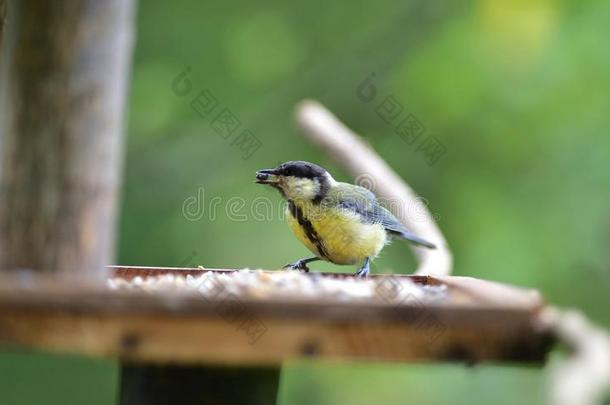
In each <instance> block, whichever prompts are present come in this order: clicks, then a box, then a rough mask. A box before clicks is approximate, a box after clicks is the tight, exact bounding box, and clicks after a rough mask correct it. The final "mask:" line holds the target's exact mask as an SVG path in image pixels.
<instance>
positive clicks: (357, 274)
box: [354, 267, 369, 278]
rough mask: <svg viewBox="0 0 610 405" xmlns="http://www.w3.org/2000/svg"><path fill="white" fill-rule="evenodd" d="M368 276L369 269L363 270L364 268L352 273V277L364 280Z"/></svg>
mask: <svg viewBox="0 0 610 405" xmlns="http://www.w3.org/2000/svg"><path fill="white" fill-rule="evenodd" d="M368 276H369V269H368V268H364V267H363V268H361V269H360V270H358V271H357V272H355V273H354V277H360V278H366V277H368Z"/></svg>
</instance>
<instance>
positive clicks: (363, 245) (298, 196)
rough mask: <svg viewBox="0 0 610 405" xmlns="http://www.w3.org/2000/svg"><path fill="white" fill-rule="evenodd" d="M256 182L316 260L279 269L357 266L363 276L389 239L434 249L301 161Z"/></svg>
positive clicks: (362, 195)
mask: <svg viewBox="0 0 610 405" xmlns="http://www.w3.org/2000/svg"><path fill="white" fill-rule="evenodd" d="M256 182H257V183H260V184H267V185H270V186H272V187H274V188H276V189H277V190H279V192H280V193H281V194H282V196H283V197H284V198H285V199H286V200H287V201H288V205H287V207H286V211H287V212H286V217H287V219H288V225H289V226H290V229H291V230H292V232H293V233H294V234H295V235H296V237H297V239H299V241H301V243H303V244H304V245H305V246H306V247H307V248H308V249H309V250H310V251H311V252H312V253H313V254H314V255H315V256H314V257H309V258H304V259H300V260H297V261H296V262H294V263H291V264H288V265H286V266H284V268H289V269H295V270H303V271H309V268H308V267H307V263H311V262H313V261H316V260H326V261H329V262H331V263H335V264H343V265H346V264H358V263H363V264H362V267H361V268H360V269H359V270H358V271H357V272H356V273H355V274H354V275H355V276H359V277H366V276H368V274H369V272H370V264H371V260H373V259H374V258H375V257H377V255H379V252H381V250H382V249H383V247H384V246H385V245H386V244H387V243H388V242H389V241H390V239H391V237H393V236H397V237H400V238H403V239H406V240H408V241H410V242H413V243H415V244H417V245H421V246H425V247H427V248H430V249H434V248H435V246H434V245H433V244H432V243H430V242H428V241H426V240H424V239H422V238H419V237H418V236H416V235H414V234H413V233H411V232H410V231H409V230H408V229H407V228H406V227H405V226H404V225H402V224H401V223H400V222H399V221H398V220H397V219H396V218H395V217H394V215H392V214H391V213H390V211H388V210H387V209H385V208H384V207H382V206H381V205H380V204H379V202H378V201H377V198H376V197H375V195H374V194H373V193H372V192H370V191H369V190H367V189H366V188H364V187H359V186H355V185H352V184H348V183H341V182H338V181H335V179H333V177H332V176H331V175H330V174H329V173H328V172H327V171H326V170H325V169H323V168H322V167H320V166H318V165H316V164H313V163H309V162H304V161H291V162H286V163H282V164H280V165H279V166H277V167H276V168H274V169H264V170H259V171H258V172H256Z"/></svg>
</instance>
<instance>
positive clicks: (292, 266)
mask: <svg viewBox="0 0 610 405" xmlns="http://www.w3.org/2000/svg"><path fill="white" fill-rule="evenodd" d="M282 269H284V270H299V271H303V272H305V273H309V267H307V262H306V261H305V260H303V259H301V260H297V261H296V262H294V263H289V264H287V265H285V266H284V267H282Z"/></svg>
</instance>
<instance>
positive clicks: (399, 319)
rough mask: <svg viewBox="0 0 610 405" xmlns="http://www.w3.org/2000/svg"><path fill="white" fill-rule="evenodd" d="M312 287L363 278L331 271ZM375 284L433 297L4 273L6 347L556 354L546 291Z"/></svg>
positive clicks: (266, 354) (128, 271)
mask: <svg viewBox="0 0 610 405" xmlns="http://www.w3.org/2000/svg"><path fill="white" fill-rule="evenodd" d="M110 270H111V279H112V280H114V281H115V282H117V281H122V282H123V283H133V282H134V280H135V281H136V282H137V281H140V284H142V281H145V280H147V279H148V278H149V277H159V276H167V275H173V276H175V277H176V279H184V278H186V277H187V276H189V278H191V279H192V280H193V279H194V280H196V279H197V277H200V276H202V275H204V274H227V275H229V274H231V272H234V271H235V270H222V269H210V270H208V269H205V270H202V269H192V268H150V267H125V266H113V267H111V268H110ZM262 273H267V274H271V275H273V274H275V275H276V276H278V273H277V272H262ZM303 277H317V278H324V279H326V278H328V279H346V280H348V279H352V280H353V278H352V277H351V276H348V275H340V274H328V273H327V274H323V275H320V274H312V273H310V274H309V275H303ZM192 280H191V281H192ZM371 280H374V282H375V283H376V284H375V288H378V289H382V291H384V289H385V290H388V289H389V288H390V286H392V285H393V284H388V280H391V283H396V282H397V280H398V281H399V282H404V281H406V280H408V281H411V282H412V283H413V285H414V286H416V287H417V288H422V289H423V290H424V291H425V293H424V295H423V296H420V297H419V298H413V299H411V300H403V301H402V302H398V301H396V300H394V301H391V300H390V299H385V300H384V299H367V298H366V297H365V298H364V299H358V300H350V299H335V298H334V297H333V296H332V295H331V296H321V297H315V296H314V297H301V296H296V297H289V299H287V298H286V297H282V296H280V297H277V296H274V295H273V294H271V295H269V296H262V297H260V296H254V297H253V296H251V295H248V294H243V295H241V296H240V295H239V293H238V294H236V293H231V294H230V295H227V294H217V295H215V296H207V297H203V296H202V295H201V294H198V293H197V291H196V290H192V291H190V292H184V293H182V292H181V291H180V287H177V288H173V289H172V290H171V291H167V290H164V289H158V290H152V291H146V290H145V289H143V288H133V289H130V288H119V289H113V288H109V287H108V286H107V285H105V284H103V283H92V282H83V281H78V282H77V281H69V280H67V279H65V278H64V279H62V280H61V281H57V280H56V279H53V278H51V277H50V276H43V275H39V274H34V273H25V274H14V275H4V276H2V280H1V281H0V343H2V344H5V345H6V344H9V345H18V346H22V347H28V348H33V349H40V350H45V351H51V352H59V353H76V354H82V355H90V356H103V357H113V358H119V359H121V360H122V361H126V362H138V363H155V364H167V363H172V364H185V365H187V364H188V365H206V364H207V365H230V366H240V367H242V366H265V367H267V366H270V367H279V366H280V365H281V364H282V362H283V361H285V360H287V359H294V358H302V357H307V358H320V359H335V360H373V361H394V362H396V361H398V362H413V361H463V362H468V363H476V362H482V361H502V362H525V363H540V362H542V361H543V360H544V359H545V354H546V353H547V351H548V350H549V347H550V346H551V344H552V341H551V340H552V339H551V338H550V333H549V331H548V330H547V329H546V328H545V326H544V324H543V323H542V322H540V320H539V317H538V315H539V313H540V311H541V310H542V308H543V307H544V303H543V301H542V299H541V297H540V296H539V294H538V293H537V292H535V291H531V290H524V289H519V288H514V287H509V286H505V285H501V284H498V283H495V282H489V281H483V280H477V279H472V278H466V277H428V276H407V275H387V276H386V275H376V276H372V277H371ZM386 284H387V285H386ZM439 290H441V291H442V295H443V299H441V300H433V301H432V302H428V299H427V296H426V294H428V293H427V292H426V291H432V293H433V294H436V295H438V294H439V293H438V291H439ZM388 291H389V290H388ZM386 292H387V291H386ZM432 293H431V294H432ZM422 297H423V298H422Z"/></svg>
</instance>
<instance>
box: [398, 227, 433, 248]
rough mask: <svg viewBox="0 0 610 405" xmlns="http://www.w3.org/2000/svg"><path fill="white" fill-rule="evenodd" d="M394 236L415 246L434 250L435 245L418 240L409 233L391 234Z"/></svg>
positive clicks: (418, 238) (417, 237)
mask: <svg viewBox="0 0 610 405" xmlns="http://www.w3.org/2000/svg"><path fill="white" fill-rule="evenodd" d="M391 233H392V234H394V235H397V236H400V237H401V238H403V239H406V240H408V241H409V242H413V243H414V244H416V245H419V246H424V247H427V248H428V249H436V245H435V244H434V243H431V242H428V241H427V240H425V239H422V238H420V237H419V236H417V235H414V234H412V233H410V232H405V231H403V232H391Z"/></svg>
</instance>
